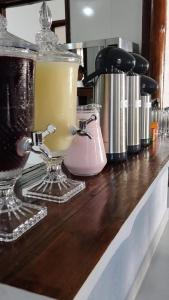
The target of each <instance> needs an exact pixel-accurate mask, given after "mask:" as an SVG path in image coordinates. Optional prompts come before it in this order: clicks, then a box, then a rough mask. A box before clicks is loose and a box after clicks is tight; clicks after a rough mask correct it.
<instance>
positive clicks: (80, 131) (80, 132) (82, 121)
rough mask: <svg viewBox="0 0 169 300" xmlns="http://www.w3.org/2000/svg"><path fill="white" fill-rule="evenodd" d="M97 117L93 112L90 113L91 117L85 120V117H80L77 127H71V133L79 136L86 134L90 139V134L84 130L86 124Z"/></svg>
mask: <svg viewBox="0 0 169 300" xmlns="http://www.w3.org/2000/svg"><path fill="white" fill-rule="evenodd" d="M96 120H97V117H96V115H95V114H93V115H91V117H90V118H89V119H88V120H86V119H80V120H79V129H76V128H73V130H72V134H73V135H75V134H78V135H80V136H87V137H88V138H89V139H92V136H91V134H90V133H89V132H88V131H87V130H86V128H87V125H88V124H89V123H91V122H93V121H96Z"/></svg>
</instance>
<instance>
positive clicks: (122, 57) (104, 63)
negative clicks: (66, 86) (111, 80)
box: [85, 46, 135, 82]
mask: <svg viewBox="0 0 169 300" xmlns="http://www.w3.org/2000/svg"><path fill="white" fill-rule="evenodd" d="M134 66H135V58H134V57H133V56H132V54H130V53H128V52H126V51H125V50H123V49H121V48H116V47H112V46H109V47H106V48H103V49H102V50H100V51H99V52H98V54H97V56H96V59H95V72H93V73H92V74H90V75H88V76H87V78H86V80H85V82H89V81H91V80H92V79H93V78H95V77H96V76H100V75H101V74H111V73H120V72H128V71H130V70H131V69H133V68H134Z"/></svg>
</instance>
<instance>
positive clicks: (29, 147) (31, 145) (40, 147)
mask: <svg viewBox="0 0 169 300" xmlns="http://www.w3.org/2000/svg"><path fill="white" fill-rule="evenodd" d="M55 131H56V127H55V126H53V125H49V126H48V127H47V129H46V130H45V131H37V132H33V133H32V138H29V137H25V136H24V137H23V138H22V139H20V140H19V141H18V142H17V146H16V147H17V153H18V155H19V156H24V155H25V154H26V153H28V152H30V151H32V152H35V153H37V154H43V155H45V157H50V150H49V149H48V147H47V146H45V144H44V139H45V137H46V136H48V135H50V134H53V133H54V132H55Z"/></svg>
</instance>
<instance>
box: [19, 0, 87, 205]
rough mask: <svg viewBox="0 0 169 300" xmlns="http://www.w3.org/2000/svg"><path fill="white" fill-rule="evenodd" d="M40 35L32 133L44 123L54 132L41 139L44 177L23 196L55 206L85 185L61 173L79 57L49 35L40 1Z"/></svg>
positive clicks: (71, 122)
mask: <svg viewBox="0 0 169 300" xmlns="http://www.w3.org/2000/svg"><path fill="white" fill-rule="evenodd" d="M40 23H41V27H42V29H41V32H39V33H38V34H37V36H36V41H37V44H38V46H39V55H38V60H37V66H36V80H35V127H34V129H35V131H38V130H40V131H44V130H45V129H46V127H47V126H48V124H52V125H54V126H55V127H56V132H55V133H54V134H53V135H51V136H48V137H46V138H45V140H44V143H45V146H46V147H47V149H48V150H47V151H46V152H45V154H44V153H43V154H42V157H43V160H44V162H45V164H46V175H45V177H44V178H43V179H42V180H39V181H37V182H35V183H34V184H33V185H31V186H30V187H28V188H26V189H24V190H23V193H24V195H26V196H27V197H33V198H39V199H44V200H48V201H54V202H58V203H62V202H66V201H68V200H69V199H71V198H72V197H73V196H74V195H76V194H77V193H79V192H80V191H81V190H83V189H84V188H85V183H84V182H81V181H77V180H72V179H70V178H68V177H67V175H66V174H65V173H64V172H63V170H62V161H63V155H64V153H65V152H66V151H67V149H68V148H69V147H70V144H71V142H72V139H73V130H74V128H75V126H76V100H77V75H78V67H79V57H78V56H76V55H75V54H73V53H70V52H68V51H66V50H64V48H63V47H62V46H59V45H58V43H57V38H56V35H55V34H54V33H53V32H51V30H50V26H51V12H50V10H49V8H48V6H47V5H46V3H45V2H43V4H42V7H41V10H40Z"/></svg>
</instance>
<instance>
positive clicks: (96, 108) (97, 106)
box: [77, 103, 102, 112]
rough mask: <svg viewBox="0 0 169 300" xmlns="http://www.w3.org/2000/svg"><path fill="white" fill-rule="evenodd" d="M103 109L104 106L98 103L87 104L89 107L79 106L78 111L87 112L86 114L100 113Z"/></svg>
mask: <svg viewBox="0 0 169 300" xmlns="http://www.w3.org/2000/svg"><path fill="white" fill-rule="evenodd" d="M101 108H102V106H101V105H100V104H96V103H90V104H87V105H79V106H78V107H77V111H78V112H80V111H86V112H89V111H92V112H93V111H98V112H99V111H100V109H101Z"/></svg>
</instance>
